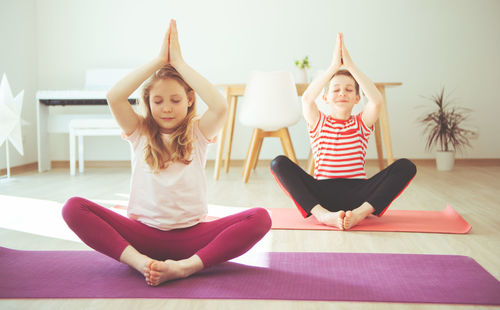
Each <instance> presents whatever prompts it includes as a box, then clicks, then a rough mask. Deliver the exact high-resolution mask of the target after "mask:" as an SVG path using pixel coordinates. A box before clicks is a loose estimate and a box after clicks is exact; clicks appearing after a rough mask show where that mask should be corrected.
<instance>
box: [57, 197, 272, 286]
mask: <svg viewBox="0 0 500 310" xmlns="http://www.w3.org/2000/svg"><path fill="white" fill-rule="evenodd" d="M62 213H63V218H64V220H65V221H66V223H67V224H68V226H69V227H70V228H71V229H72V230H73V231H74V232H75V233H76V234H77V235H78V237H79V238H80V239H81V240H82V241H83V242H84V243H85V244H87V245H88V246H90V247H91V248H93V249H95V250H96V251H98V252H101V253H103V254H105V255H107V256H110V257H112V258H114V259H116V260H118V261H120V262H123V263H126V264H128V265H129V266H131V267H132V268H134V269H136V270H138V271H139V272H141V273H142V274H143V275H144V276H145V279H146V282H147V283H148V284H150V285H158V284H160V283H162V282H165V281H168V280H173V279H178V278H184V277H188V276H189V275H191V274H193V273H195V272H197V271H199V270H201V269H203V268H207V267H210V266H213V265H215V264H219V263H222V262H224V261H227V260H230V259H232V258H235V257H237V256H240V255H242V254H243V253H245V252H246V251H248V250H249V249H250V248H251V247H253V246H254V245H255V243H257V242H258V241H259V240H260V239H261V238H262V237H263V236H264V235H265V234H266V233H267V232H268V231H269V229H270V227H271V219H270V217H269V214H268V212H267V211H266V210H265V209H262V208H254V209H250V210H246V211H243V212H240V213H237V214H233V215H230V216H227V217H224V218H220V219H218V220H215V221H211V222H203V223H199V224H197V225H195V226H192V227H188V228H183V229H175V230H170V231H162V230H158V229H155V228H152V227H149V226H147V225H144V224H142V223H140V222H138V221H135V220H132V219H129V218H127V217H124V216H121V215H120V214H118V213H116V212H114V211H111V210H109V209H107V208H105V207H102V206H100V205H98V204H95V203H93V202H92V201H89V200H86V199H84V198H80V197H73V198H70V199H69V200H68V201H67V202H66V204H65V206H64V208H63V211H62Z"/></svg>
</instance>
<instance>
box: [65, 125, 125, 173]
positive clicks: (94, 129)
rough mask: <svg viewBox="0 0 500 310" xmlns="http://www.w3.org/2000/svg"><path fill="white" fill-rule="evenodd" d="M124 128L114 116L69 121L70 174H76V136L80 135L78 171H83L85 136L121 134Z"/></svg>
mask: <svg viewBox="0 0 500 310" xmlns="http://www.w3.org/2000/svg"><path fill="white" fill-rule="evenodd" d="M121 134H122V130H121V129H120V127H119V126H118V123H117V122H116V121H115V120H114V119H112V118H101V119H98V118H96V119H72V120H71V121H70V122H69V166H70V174H71V175H75V173H76V171H75V170H76V169H75V161H76V159H75V155H76V154H75V153H76V152H75V137H78V171H79V172H80V173H83V170H84V160H83V137H85V136H121Z"/></svg>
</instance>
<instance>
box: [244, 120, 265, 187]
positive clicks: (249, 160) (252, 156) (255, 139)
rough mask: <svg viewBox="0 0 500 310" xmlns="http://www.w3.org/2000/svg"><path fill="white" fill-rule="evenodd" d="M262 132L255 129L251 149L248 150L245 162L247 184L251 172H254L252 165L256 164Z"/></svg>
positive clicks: (245, 180)
mask: <svg viewBox="0 0 500 310" xmlns="http://www.w3.org/2000/svg"><path fill="white" fill-rule="evenodd" d="M261 132H262V130H260V129H258V128H255V129H254V130H253V133H252V141H251V142H250V148H249V150H248V158H247V160H246V161H245V167H244V172H243V182H245V183H247V182H248V178H249V177H250V170H252V164H253V163H254V160H255V157H256V155H257V154H256V153H257V152H256V151H257V146H258V143H259V140H262V138H263V137H262V133H261Z"/></svg>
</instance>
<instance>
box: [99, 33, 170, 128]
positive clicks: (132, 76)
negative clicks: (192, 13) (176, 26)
mask: <svg viewBox="0 0 500 310" xmlns="http://www.w3.org/2000/svg"><path fill="white" fill-rule="evenodd" d="M169 36H170V27H169V29H168V30H167V32H166V33H165V36H164V38H163V43H162V47H161V49H160V53H159V55H158V57H156V58H154V59H153V60H151V61H149V62H148V63H146V64H144V65H142V66H140V67H139V68H137V69H135V70H133V71H131V72H130V73H129V74H127V75H126V76H125V77H123V78H122V79H121V80H120V81H118V82H117V83H116V84H115V85H114V86H113V87H112V88H111V89H110V90H109V91H108V93H107V94H106V98H107V99H108V105H109V108H110V109H111V113H113V116H114V117H115V119H116V121H117V122H118V125H120V127H121V129H122V130H123V132H124V133H125V134H126V135H130V134H131V133H132V132H134V131H135V130H136V129H137V127H138V126H139V116H138V115H137V113H135V111H134V109H132V107H131V106H130V103H129V102H128V98H129V97H130V95H131V94H132V93H133V92H134V91H135V90H136V89H137V88H139V87H140V86H141V84H142V83H143V82H144V81H145V80H146V79H147V78H149V77H150V76H151V75H153V74H154V73H155V72H156V71H157V70H158V69H160V68H161V67H163V66H164V65H165V64H167V63H168V59H169V55H168V41H169Z"/></svg>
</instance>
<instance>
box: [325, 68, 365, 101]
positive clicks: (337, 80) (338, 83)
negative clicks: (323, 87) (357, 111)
mask: <svg viewBox="0 0 500 310" xmlns="http://www.w3.org/2000/svg"><path fill="white" fill-rule="evenodd" d="M360 99H361V97H360V95H359V94H356V87H355V83H354V80H353V79H352V78H351V77H349V76H345V75H336V76H334V77H333V79H332V80H331V81H330V85H329V87H328V93H327V95H326V102H327V103H329V104H333V105H334V107H338V108H342V109H349V108H350V109H352V108H353V107H354V105H355V104H356V103H358V102H359V100H360Z"/></svg>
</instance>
